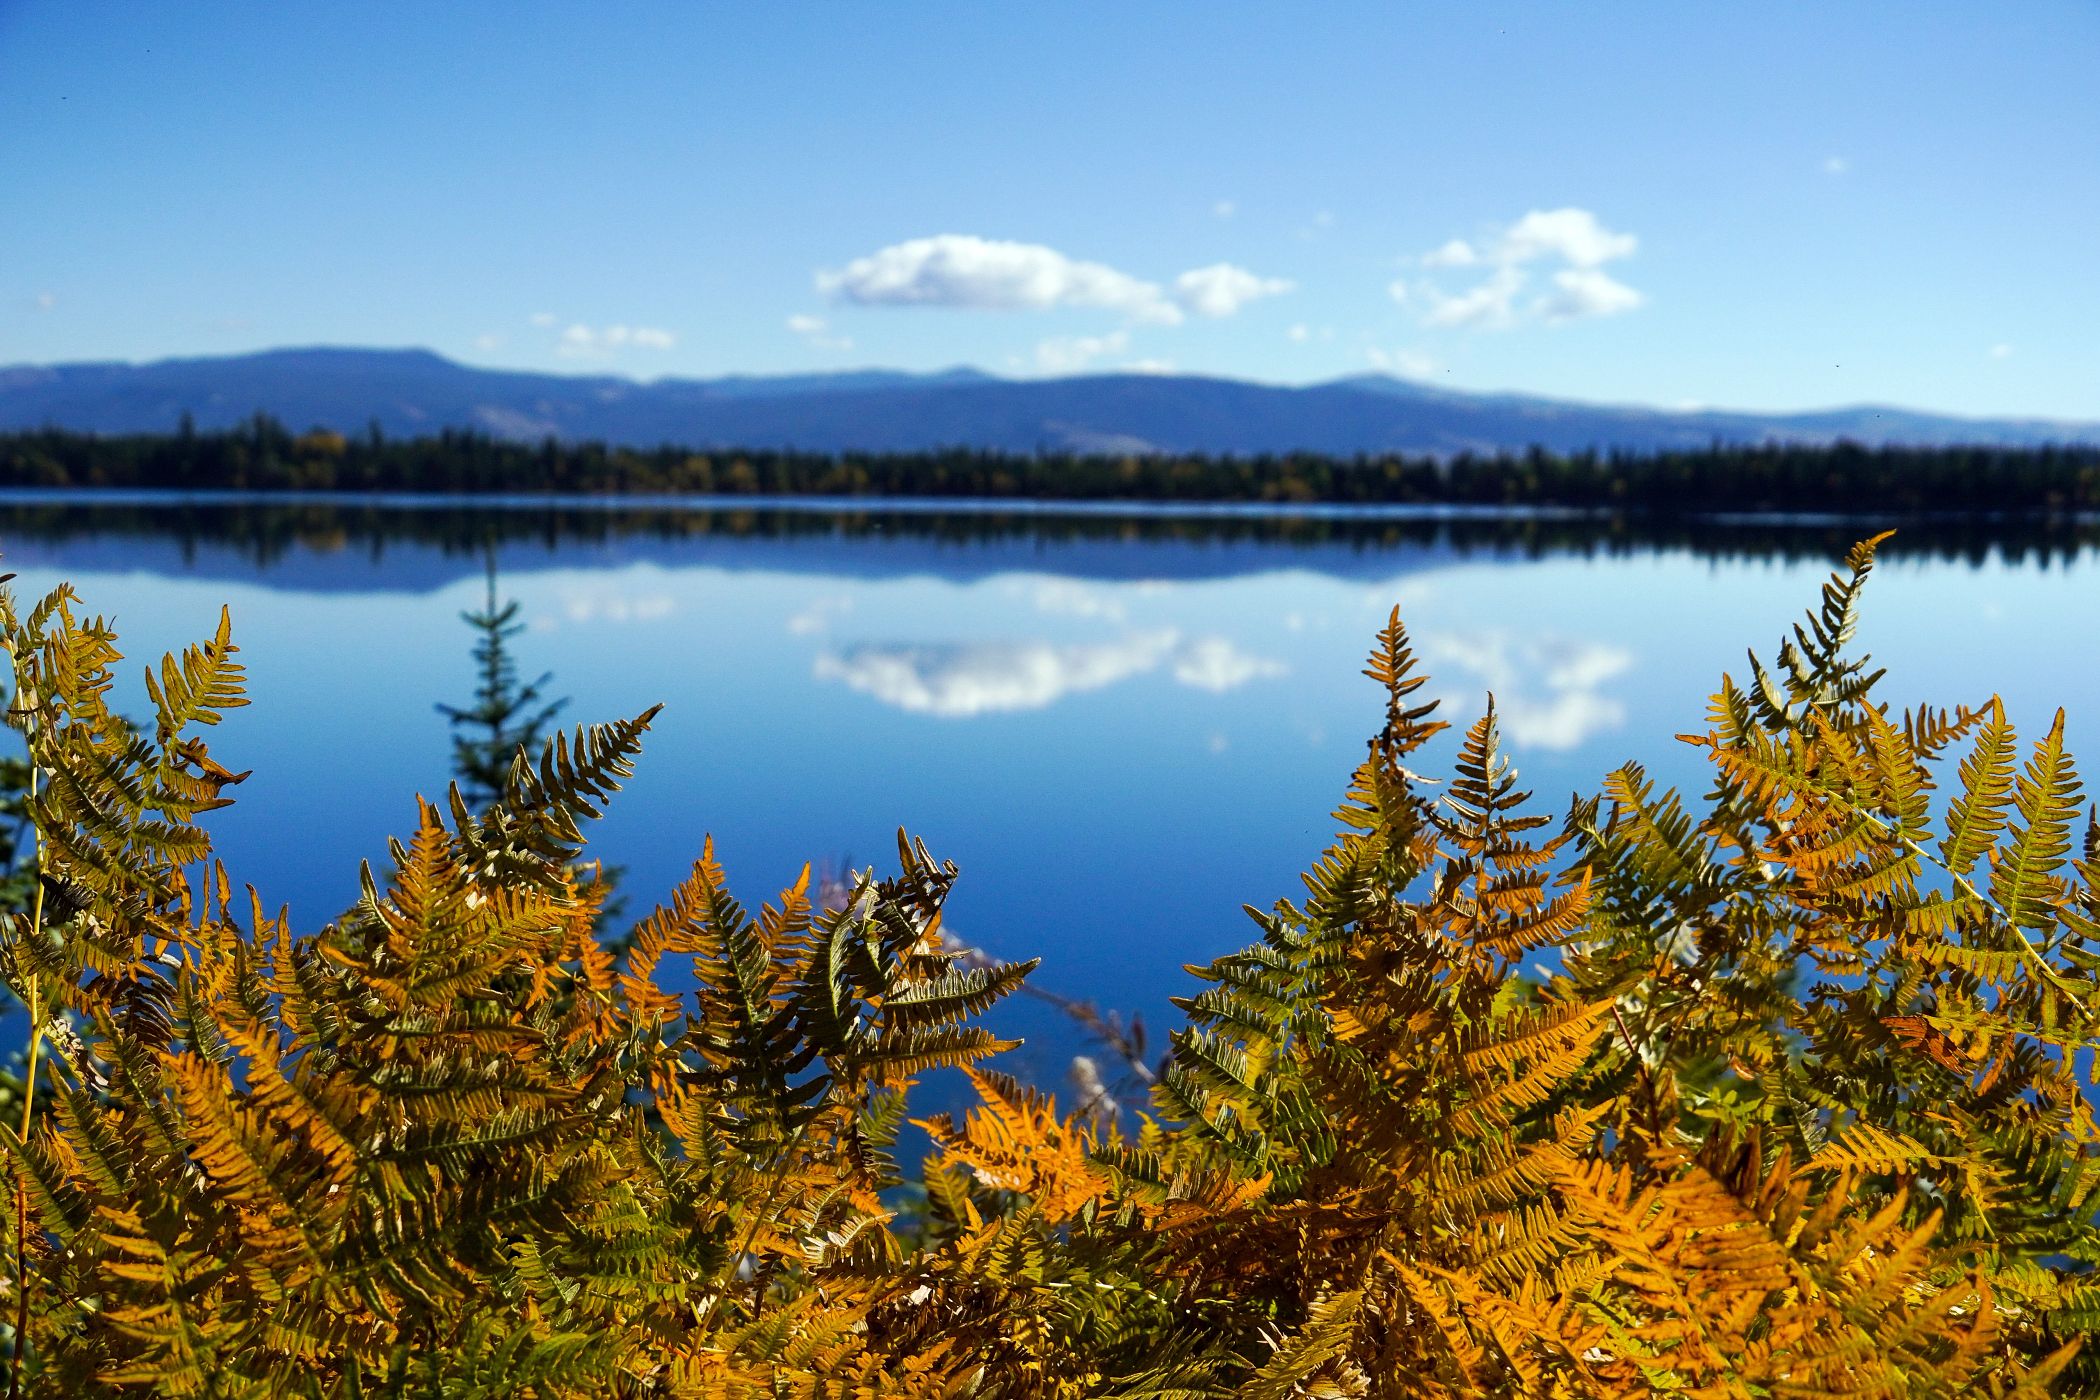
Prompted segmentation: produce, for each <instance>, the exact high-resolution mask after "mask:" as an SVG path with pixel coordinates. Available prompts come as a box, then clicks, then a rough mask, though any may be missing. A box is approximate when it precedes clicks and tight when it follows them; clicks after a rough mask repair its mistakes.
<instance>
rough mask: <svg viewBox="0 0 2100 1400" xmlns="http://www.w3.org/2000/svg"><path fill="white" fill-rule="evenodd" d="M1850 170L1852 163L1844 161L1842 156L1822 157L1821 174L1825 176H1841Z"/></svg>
mask: <svg viewBox="0 0 2100 1400" xmlns="http://www.w3.org/2000/svg"><path fill="white" fill-rule="evenodd" d="M1851 169H1852V162H1851V161H1849V160H1846V159H1845V158H1844V157H1843V156H1825V157H1823V173H1824V174H1825V175H1843V174H1846V173H1847V172H1849V171H1850V170H1851Z"/></svg>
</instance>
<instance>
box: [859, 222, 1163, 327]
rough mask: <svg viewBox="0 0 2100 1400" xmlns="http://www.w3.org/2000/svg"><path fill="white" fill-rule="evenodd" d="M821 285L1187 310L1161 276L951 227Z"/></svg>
mask: <svg viewBox="0 0 2100 1400" xmlns="http://www.w3.org/2000/svg"><path fill="white" fill-rule="evenodd" d="M817 288H818V290H819V291H822V292H824V293H826V294H828V295H830V296H832V297H834V298H836V299H838V300H840V301H847V302H852V303H855V304H857V305H861V306H945V307H963V308H969V309H972V310H985V311H1020V310H1047V309H1049V308H1051V307H1058V306H1094V307H1102V308H1105V309H1108V310H1112V311H1120V312H1123V313H1124V314H1125V315H1128V316H1130V317H1131V318H1132V319H1134V320H1139V321H1152V322H1157V323H1159V324H1163V325H1171V324H1174V323H1175V322H1178V321H1180V320H1181V311H1180V309H1179V308H1178V307H1176V306H1175V305H1174V304H1173V303H1172V302H1171V301H1169V300H1167V298H1166V297H1165V296H1164V295H1163V294H1162V293H1161V291H1160V289H1159V287H1158V285H1157V284H1156V283H1152V282H1147V281H1144V280H1142V279H1140V278H1136V277H1132V276H1131V275H1130V274H1128V273H1126V272H1118V271H1117V270H1116V269H1115V268H1112V267H1108V266H1106V265H1105V264H1102V263H1094V262H1080V261H1078V260H1076V259H1073V258H1068V257H1066V256H1065V255H1064V254H1063V253H1060V252H1058V251H1057V250H1056V249H1055V248H1047V247H1045V246H1043V245H1042V244H1040V243H1015V242H1009V241H1005V240H1000V239H990V238H978V237H975V236H973V235H970V234H960V233H944V234H939V235H936V236H935V237H932V238H914V239H910V240H908V241H906V242H903V243H896V244H892V245H891V246H889V247H887V248H883V249H881V250H879V251H877V252H874V253H871V254H869V255H868V256H867V257H864V258H855V259H854V260H853V261H852V262H850V263H848V264H846V266H845V267H843V268H841V269H839V270H838V271H836V272H820V273H818V274H817Z"/></svg>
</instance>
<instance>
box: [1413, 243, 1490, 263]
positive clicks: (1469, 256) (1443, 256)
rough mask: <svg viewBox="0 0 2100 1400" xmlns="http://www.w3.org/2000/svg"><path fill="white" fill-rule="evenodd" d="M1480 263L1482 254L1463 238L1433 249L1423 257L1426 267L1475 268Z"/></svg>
mask: <svg viewBox="0 0 2100 1400" xmlns="http://www.w3.org/2000/svg"><path fill="white" fill-rule="evenodd" d="M1479 261H1480V254H1478V253H1476V252H1474V251H1473V245H1472V244H1470V243H1468V242H1466V240H1465V239H1463V238H1454V239H1452V240H1451V241H1450V242H1449V243H1446V244H1445V245H1444V246H1443V247H1441V248H1433V249H1431V250H1430V251H1429V252H1426V253H1424V254H1423V255H1422V266H1424V267H1473V266H1475V265H1476V264H1478V263H1479Z"/></svg>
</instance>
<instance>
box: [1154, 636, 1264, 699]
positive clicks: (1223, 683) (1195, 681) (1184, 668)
mask: <svg viewBox="0 0 2100 1400" xmlns="http://www.w3.org/2000/svg"><path fill="white" fill-rule="evenodd" d="M1288 669H1289V668H1288V667H1286V666H1285V665H1284V664H1283V663H1282V662H1281V661H1273V660H1271V659H1269V658H1268V657H1266V656H1254V655H1251V654H1249V653H1247V652H1244V651H1241V650H1240V649H1239V648H1238V647H1237V646H1235V645H1233V644H1232V643H1231V642H1229V641H1226V640H1225V639H1224V638H1223V637H1203V638H1199V639H1198V640H1196V641H1193V642H1190V643H1189V644H1188V645H1187V646H1185V647H1183V648H1182V649H1181V654H1180V655H1179V656H1177V657H1175V658H1174V679H1175V680H1177V681H1180V682H1181V683H1182V684H1183V685H1189V686H1194V687H1195V688H1196V689H1198V690H1208V691H1210V692H1212V693H1213V694H1216V695H1222V694H1224V693H1225V692H1226V691H1228V690H1237V689H1239V687H1241V686H1243V685H1245V684H1246V683H1247V682H1248V681H1252V680H1264V679H1267V678H1269V677H1272V676H1280V675H1282V674H1283V673H1284V672H1285V671H1286V670H1288Z"/></svg>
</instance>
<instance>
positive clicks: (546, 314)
mask: <svg viewBox="0 0 2100 1400" xmlns="http://www.w3.org/2000/svg"><path fill="white" fill-rule="evenodd" d="M530 319H531V321H532V324H534V325H535V326H541V327H545V326H551V325H553V324H554V323H555V322H556V321H558V320H560V319H561V318H560V317H559V316H556V315H555V314H554V313H553V312H552V311H535V312H533V313H532V316H531V318H530Z"/></svg>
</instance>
